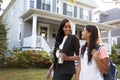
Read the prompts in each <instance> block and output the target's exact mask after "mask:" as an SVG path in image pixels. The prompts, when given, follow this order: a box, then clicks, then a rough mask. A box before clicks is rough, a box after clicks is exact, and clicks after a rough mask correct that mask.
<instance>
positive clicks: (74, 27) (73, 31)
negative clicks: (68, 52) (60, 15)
mask: <svg viewBox="0 0 120 80" xmlns="http://www.w3.org/2000/svg"><path fill="white" fill-rule="evenodd" d="M75 30H76V26H75V23H72V34H73V35H75Z"/></svg>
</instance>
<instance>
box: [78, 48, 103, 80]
mask: <svg viewBox="0 0 120 80" xmlns="http://www.w3.org/2000/svg"><path fill="white" fill-rule="evenodd" d="M91 61H92V62H91V63H90V64H88V55H87V48H86V50H85V53H84V56H83V57H82V56H81V71H80V77H79V80H104V79H103V75H102V73H101V72H100V70H99V69H98V67H97V65H96V63H95V60H94V59H93V58H92V60H91Z"/></svg>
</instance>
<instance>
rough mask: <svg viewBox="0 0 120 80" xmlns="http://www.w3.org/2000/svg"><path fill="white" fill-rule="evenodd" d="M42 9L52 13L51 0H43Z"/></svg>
mask: <svg viewBox="0 0 120 80" xmlns="http://www.w3.org/2000/svg"><path fill="white" fill-rule="evenodd" d="M42 9H43V10H46V11H50V9H51V0H43V2H42Z"/></svg>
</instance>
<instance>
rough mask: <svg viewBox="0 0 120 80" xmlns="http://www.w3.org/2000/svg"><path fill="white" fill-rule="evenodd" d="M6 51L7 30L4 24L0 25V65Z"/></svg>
mask: <svg viewBox="0 0 120 80" xmlns="http://www.w3.org/2000/svg"><path fill="white" fill-rule="evenodd" d="M6 51H7V29H6V27H5V25H4V24H0V63H1V62H3V60H4V57H5V54H6Z"/></svg>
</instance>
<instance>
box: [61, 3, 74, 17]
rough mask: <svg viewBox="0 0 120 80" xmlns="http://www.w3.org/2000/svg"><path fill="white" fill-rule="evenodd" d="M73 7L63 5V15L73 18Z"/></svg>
mask: <svg viewBox="0 0 120 80" xmlns="http://www.w3.org/2000/svg"><path fill="white" fill-rule="evenodd" d="M73 8H74V7H73V5H70V4H67V3H63V14H64V15H68V16H73Z"/></svg>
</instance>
